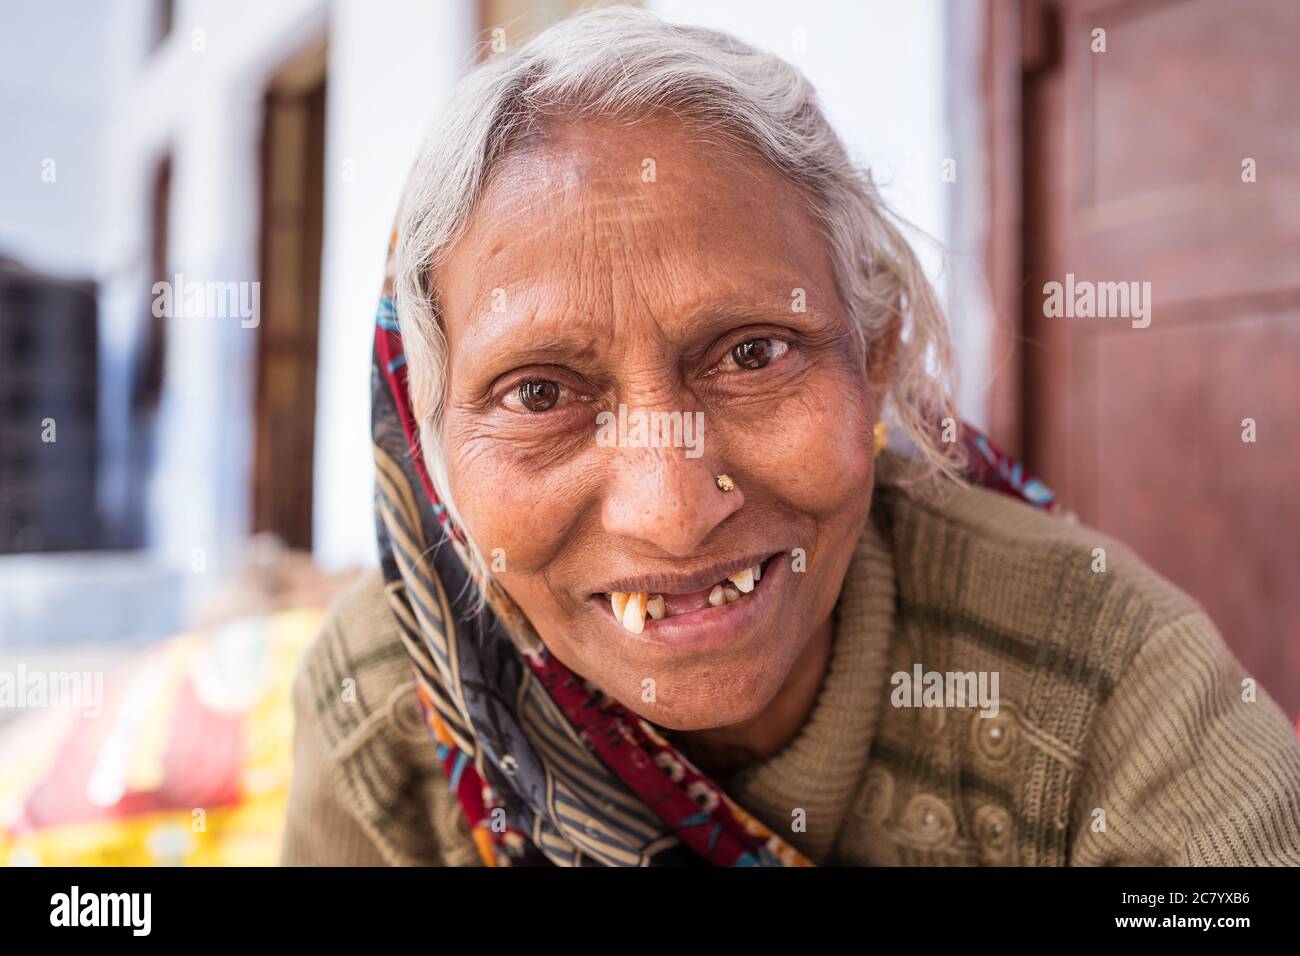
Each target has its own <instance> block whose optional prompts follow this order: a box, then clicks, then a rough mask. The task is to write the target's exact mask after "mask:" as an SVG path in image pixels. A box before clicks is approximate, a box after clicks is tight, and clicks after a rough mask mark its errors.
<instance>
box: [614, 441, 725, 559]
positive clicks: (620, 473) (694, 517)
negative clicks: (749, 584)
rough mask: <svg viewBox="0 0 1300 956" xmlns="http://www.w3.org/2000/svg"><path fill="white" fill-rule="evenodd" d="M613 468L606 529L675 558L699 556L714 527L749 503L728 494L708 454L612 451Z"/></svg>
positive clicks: (662, 450) (663, 450)
mask: <svg viewBox="0 0 1300 956" xmlns="http://www.w3.org/2000/svg"><path fill="white" fill-rule="evenodd" d="M608 452H609V454H610V455H611V456H613V461H614V465H613V468H612V474H611V476H610V482H609V485H608V488H609V491H608V492H607V494H606V496H605V500H604V503H603V507H602V509H601V518H602V522H603V524H604V528H605V530H606V531H607V532H608V533H609V534H612V535H617V536H619V537H622V538H625V539H628V540H632V541H637V542H640V543H642V544H644V545H648V546H649V547H650V548H651V549H653V550H655V551H658V552H662V553H663V554H666V555H669V556H672V557H685V556H689V555H698V554H699V553H700V546H701V545H702V544H703V542H704V541H706V540H707V539H708V537H709V535H710V534H711V533H712V532H713V529H714V528H716V527H717V526H718V525H720V524H722V522H723V521H725V520H726V519H727V518H728V517H730V516H731V515H732V514H734V513H735V512H737V511H739V510H740V508H741V507H742V506H743V505H744V503H745V495H744V492H743V491H741V489H740V487H739V485H738V484H737V487H735V488H734V489H733V490H731V491H727V492H724V491H722V490H721V489H720V488H719V487H718V485H717V474H716V472H715V471H714V469H713V468H712V466H711V465H710V464H709V463H708V462H709V459H708V457H707V456H701V457H699V458H688V457H687V456H686V454H685V452H684V449H681V448H610V449H608Z"/></svg>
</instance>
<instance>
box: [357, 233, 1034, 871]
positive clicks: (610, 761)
mask: <svg viewBox="0 0 1300 956" xmlns="http://www.w3.org/2000/svg"><path fill="white" fill-rule="evenodd" d="M395 242H396V236H394V241H393V244H390V248H389V253H388V274H387V277H386V279H385V285H384V292H383V295H382V296H381V298H380V300H379V310H378V316H377V319H376V323H375V348H374V364H373V368H372V380H371V395H372V401H373V409H372V434H373V442H374V454H375V469H376V482H375V507H376V512H377V515H376V523H377V530H378V535H379V552H380V558H381V562H382V565H383V573H384V579H385V590H386V593H387V597H388V601H389V604H390V606H391V608H392V611H393V614H394V615H395V616H396V618H397V622H398V624H399V626H400V630H401V634H402V639H403V642H404V644H405V645H406V648H407V650H408V652H409V653H410V656H411V660H412V663H413V666H414V671H415V679H416V683H417V686H418V692H419V699H420V702H421V705H422V707H423V710H424V715H425V721H426V723H427V725H428V727H429V730H430V733H431V735H432V737H433V741H434V744H435V745H436V746H437V748H438V757H439V759H440V761H441V763H442V765H443V768H444V770H445V772H446V775H447V781H448V783H449V784H450V786H451V788H452V790H453V791H454V792H455V794H456V796H457V798H458V800H459V802H460V805H461V807H462V808H463V810H464V812H465V815H466V818H467V819H468V821H469V825H470V829H471V832H472V833H473V836H474V841H475V843H476V844H477V846H478V850H479V854H480V856H481V857H482V859H483V862H484V863H485V864H487V865H489V866H512V865H545V864H547V863H551V864H555V865H559V866H596V865H606V866H665V865H711V866H811V865H813V864H812V862H811V861H810V860H808V859H807V858H806V857H805V856H804V855H803V854H802V853H800V852H799V851H798V850H797V849H795V848H794V847H793V846H791V845H790V844H789V843H788V842H786V841H785V840H784V839H782V838H781V836H779V835H778V834H776V833H774V832H773V831H772V830H771V829H770V828H769V827H767V826H766V825H765V824H763V823H762V822H760V821H759V820H757V819H755V818H754V817H753V816H751V815H750V814H749V813H747V812H745V810H744V809H743V808H741V807H740V806H739V805H738V804H736V803H735V801H733V800H732V799H731V798H730V797H728V796H727V794H726V793H724V792H723V791H722V789H721V788H720V787H718V786H717V784H715V783H714V782H713V781H711V780H710V779H709V778H708V777H707V776H705V775H704V774H703V773H701V772H700V770H699V769H697V768H696V767H695V766H694V765H692V763H691V762H690V760H688V759H687V758H686V757H685V756H684V755H683V754H682V753H681V752H680V751H678V750H677V749H676V748H675V747H673V746H672V744H670V743H669V742H668V741H667V740H665V739H664V737H663V736H661V735H660V734H659V733H658V732H657V731H656V729H655V728H654V727H653V726H652V725H651V724H650V723H649V722H648V721H646V720H644V719H643V718H641V717H639V716H638V715H637V714H635V713H633V712H632V711H630V710H628V709H627V708H625V707H623V706H622V705H621V704H619V703H618V702H617V701H615V700H613V699H612V698H610V697H608V696H607V695H605V694H604V693H603V692H602V691H601V690H600V689H599V688H597V687H596V686H595V685H593V684H592V683H590V682H589V681H586V680H584V679H583V678H582V677H580V676H578V675H577V674H574V673H573V672H572V671H570V670H569V669H568V668H567V667H565V666H564V665H563V664H562V663H560V661H559V660H557V659H556V658H555V657H554V656H553V655H552V654H551V653H550V652H549V651H548V650H547V649H546V647H545V645H544V644H543V643H542V642H541V640H540V639H539V637H538V636H537V634H536V632H535V631H534V630H533V628H532V626H531V625H530V624H529V622H528V620H527V618H526V617H525V616H524V615H523V614H522V613H521V612H520V610H519V608H518V607H517V606H516V605H515V604H514V603H513V602H512V601H511V600H510V598H509V597H508V596H507V595H506V594H505V593H504V592H503V591H502V590H501V589H500V588H499V587H497V586H496V585H495V584H494V583H493V582H487V583H486V584H485V597H486V605H485V606H482V607H480V606H479V605H478V602H476V601H475V600H474V598H475V595H476V594H477V591H476V588H477V582H475V581H473V580H472V578H471V574H470V571H469V568H470V567H471V565H470V562H469V559H468V555H467V552H466V550H465V539H464V536H463V534H462V533H461V532H460V530H459V529H458V528H456V527H455V526H454V524H453V523H452V522H451V521H450V520H449V516H448V514H447V510H446V508H445V507H444V506H443V505H442V503H441V502H439V500H438V497H437V495H436V493H435V492H434V489H433V486H432V484H431V483H430V481H429V476H428V474H427V472H426V471H425V467H424V461H423V459H422V457H421V455H420V452H419V429H418V427H417V425H416V422H415V417H414V415H413V414H412V409H411V403H410V398H409V396H408V393H407V385H406V382H407V369H406V356H405V353H404V352H403V349H402V335H401V325H400V322H399V317H398V315H397V311H396V307H395V304H394V299H393V260H394V245H395ZM961 440H962V441H963V442H964V443H966V444H967V446H968V448H969V450H970V452H972V454H969V455H968V457H969V458H970V459H971V461H972V464H973V466H974V472H973V475H972V477H973V479H974V480H976V481H978V482H980V483H983V484H987V485H990V486H992V487H996V488H999V489H1000V490H1003V491H1006V492H1008V493H1011V494H1016V495H1019V496H1022V497H1024V498H1026V500H1029V501H1031V502H1032V503H1034V504H1037V505H1039V506H1040V507H1044V508H1048V509H1051V508H1053V506H1054V502H1053V499H1052V495H1051V492H1050V491H1048V490H1047V489H1046V488H1045V487H1044V486H1043V485H1042V484H1041V483H1039V482H1037V481H1035V480H1033V479H1032V478H1031V477H1030V476H1028V475H1026V474H1025V473H1024V471H1023V469H1021V468H1020V466H1019V465H1016V464H1012V463H1010V462H1008V461H1006V460H1005V459H1004V458H1002V457H1001V456H1000V455H999V454H998V453H997V452H996V451H995V450H994V449H993V447H992V446H991V445H990V444H989V443H988V440H987V439H985V438H984V436H982V435H979V434H978V433H977V432H974V431H973V430H969V429H967V430H965V431H963V433H962V439H961Z"/></svg>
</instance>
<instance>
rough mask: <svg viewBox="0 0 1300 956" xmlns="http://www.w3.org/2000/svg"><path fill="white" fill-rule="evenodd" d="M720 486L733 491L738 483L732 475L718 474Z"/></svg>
mask: <svg viewBox="0 0 1300 956" xmlns="http://www.w3.org/2000/svg"><path fill="white" fill-rule="evenodd" d="M718 487H719V488H721V489H722V490H723V491H732V490H734V489H735V487H736V483H735V482H734V481H732V480H731V476H730V475H718Z"/></svg>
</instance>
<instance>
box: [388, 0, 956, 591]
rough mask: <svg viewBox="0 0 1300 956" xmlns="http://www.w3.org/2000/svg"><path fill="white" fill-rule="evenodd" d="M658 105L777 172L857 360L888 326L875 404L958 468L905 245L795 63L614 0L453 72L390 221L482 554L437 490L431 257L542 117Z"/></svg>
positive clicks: (918, 278) (420, 386)
mask: <svg viewBox="0 0 1300 956" xmlns="http://www.w3.org/2000/svg"><path fill="white" fill-rule="evenodd" d="M655 112H668V113H671V114H674V115H676V116H678V117H680V118H681V119H682V120H683V121H684V122H688V123H694V124H697V125H700V126H703V127H705V128H707V129H708V130H709V131H711V132H717V133H721V134H722V135H724V136H726V137H728V138H729V139H731V140H732V141H733V142H736V143H738V144H743V145H744V146H746V147H748V148H750V149H752V150H753V151H755V152H756V153H757V154H758V155H759V156H761V157H762V158H763V159H764V160H765V161H767V162H768V163H770V164H771V165H772V166H773V167H774V168H775V169H776V170H778V171H779V172H780V173H781V174H782V175H783V176H784V177H785V178H786V179H788V180H789V181H790V182H792V183H793V184H794V185H795V186H796V187H797V188H798V189H799V191H800V192H801V193H802V194H803V195H804V196H805V197H807V199H808V201H809V207H810V208H809V212H810V213H811V215H812V216H813V219H814V221H815V223H816V225H817V227H818V228H819V231H820V232H821V234H822V235H823V237H824V238H825V241H826V242H827V248H828V251H829V254H830V257H831V262H832V266H833V269H834V273H835V282H836V291H837V292H838V294H839V296H840V299H841V301H842V303H843V305H844V308H845V311H846V313H847V315H848V316H849V319H850V322H851V324H852V328H853V332H854V336H855V338H856V340H857V344H858V346H859V348H860V351H861V356H862V361H863V363H864V368H865V367H867V362H868V357H869V356H871V355H872V349H873V347H874V346H875V345H876V344H877V343H880V342H889V341H890V338H891V337H893V336H898V344H897V351H896V353H895V355H894V362H893V367H892V369H885V370H883V374H886V375H889V374H890V373H891V372H892V375H890V383H889V386H888V390H887V393H886V398H887V404H888V407H889V417H890V418H891V419H892V420H893V421H894V422H895V423H896V424H897V425H898V426H900V427H901V429H902V430H903V432H904V433H905V435H906V437H907V439H908V440H909V441H910V443H911V444H912V445H913V446H914V447H915V448H916V450H917V451H918V452H919V454H920V457H922V458H923V459H925V460H926V461H928V462H929V463H930V464H931V465H932V466H934V469H937V470H938V471H941V472H943V473H946V474H949V475H952V474H955V473H956V472H957V470H958V469H959V467H960V456H959V453H958V452H957V450H956V446H955V445H954V444H951V443H949V444H945V443H942V442H940V441H939V440H938V432H937V426H936V423H938V422H941V421H942V420H943V419H944V418H945V417H951V418H953V419H954V420H955V419H956V415H955V412H954V411H953V402H952V388H951V379H952V370H953V363H952V345H951V341H950V339H949V336H948V329H947V325H946V323H945V320H944V317H943V314H942V311H941V310H940V308H939V306H938V302H937V300H936V298H935V294H934V292H933V290H932V289H931V287H930V284H929V282H928V281H927V280H926V277H925V274H924V272H923V271H922V269H921V266H920V264H919V263H918V261H917V258H916V256H915V254H914V253H913V251H912V249H911V247H910V246H909V245H908V243H907V241H906V239H904V238H903V235H902V233H901V232H900V230H899V228H898V227H897V226H896V225H895V224H894V222H893V221H891V218H890V213H889V212H888V211H887V210H886V209H885V207H884V205H883V203H882V202H881V200H880V196H879V193H878V191H877V189H876V186H875V183H874V182H873V181H872V178H871V175H870V173H869V172H867V171H866V170H864V169H862V168H860V167H858V166H856V165H855V164H854V163H853V162H852V161H851V160H850V158H849V156H848V154H847V152H846V150H845V148H844V145H843V143H841V141H840V139H839V137H838V136H837V135H836V133H835V131H834V130H833V129H832V128H831V126H830V124H829V123H828V122H827V121H826V117H825V116H824V115H823V114H822V111H821V108H820V107H819V106H818V104H817V99H816V95H815V93H814V91H813V88H812V86H811V84H809V82H808V80H807V78H805V77H804V75H803V74H802V73H800V72H799V70H797V69H796V68H795V67H793V66H791V65H790V64H788V63H786V62H785V61H784V60H782V59H780V58H779V57H777V56H775V55H773V54H770V53H764V52H761V51H759V50H756V49H753V48H752V47H750V46H747V45H746V44H744V43H742V42H740V41H739V40H737V39H735V38H734V37H731V36H728V35H726V34H724V33H719V32H716V31H712V30H706V29H702V28H698V27H688V26H677V25H673V24H669V23H666V22H664V21H663V20H661V19H659V18H658V17H657V16H655V15H654V14H651V13H648V12H646V11H643V10H638V9H634V8H629V7H604V8H599V9H595V10H589V11H587V12H584V13H581V14H578V15H576V16H573V17H571V18H570V19H567V20H564V21H561V22H559V23H557V24H555V25H553V26H551V27H550V28H548V29H546V30H545V31H544V32H542V33H540V34H539V35H538V36H536V37H535V38H534V39H532V40H531V41H530V42H528V43H527V44H526V45H525V46H523V47H521V48H520V49H519V50H518V51H516V52H515V53H513V54H510V55H508V56H500V57H496V58H493V59H490V60H488V61H486V62H484V63H482V64H480V65H478V66H477V67H475V68H474V69H473V70H471V71H470V73H469V74H468V75H467V76H466V77H465V78H464V79H463V80H462V81H461V82H460V84H459V85H458V87H457V89H456V90H455V92H454V94H453V96H452V97H451V102H450V105H449V107H448V108H447V110H446V112H445V113H444V114H443V116H442V117H441V119H440V120H439V121H438V122H436V123H435V124H434V127H433V129H432V130H431V132H430V134H429V136H428V138H427V140H426V141H425V144H424V146H423V147H422V149H421V151H420V155H419V157H418V159H417V162H416V166H415V169H414V171H413V173H412V176H411V179H410V181H409V184H408V186H407V193H406V195H405V196H404V198H403V207H402V212H401V215H400V217H399V223H398V244H397V262H396V271H397V274H396V297H397V312H398V316H399V321H400V323H401V328H402V338H403V341H404V342H405V348H406V353H407V365H408V369H409V379H408V381H409V386H410V392H411V401H412V406H413V409H414V412H415V415H416V418H417V421H418V422H419V426H420V434H421V445H422V453H423V455H424V459H425V465H426V468H427V469H428V473H429V476H430V479H431V481H432V483H433V485H434V489H435V491H436V492H437V494H438V496H439V497H440V498H441V500H442V502H443V504H444V505H446V507H447V510H448V513H449V514H450V516H451V518H452V520H454V521H456V523H457V524H458V525H459V526H460V527H461V529H462V530H463V531H464V532H465V534H466V537H467V538H468V539H469V541H470V553H471V557H472V558H473V560H474V563H475V565H476V567H475V568H474V569H473V570H474V571H475V572H476V573H477V574H478V575H480V578H479V580H480V581H483V580H486V564H485V563H484V561H483V558H482V554H481V552H480V551H479V550H478V548H477V546H476V545H475V544H474V542H473V538H472V536H471V535H470V534H469V529H468V528H466V527H465V525H464V522H462V521H461V520H460V515H459V514H458V512H457V510H456V505H455V502H454V501H453V499H452V496H451V488H450V483H449V481H448V475H447V462H446V455H445V453H444V449H443V442H442V425H443V396H444V390H445V387H446V383H447V368H446V362H447V343H446V338H445V336H444V333H443V329H442V326H441V322H440V311H439V305H438V293H437V289H436V288H435V287H434V283H433V272H434V269H435V267H436V266H438V265H439V264H440V263H441V261H442V260H443V258H444V257H445V256H446V254H447V252H448V251H449V249H450V248H451V246H452V245H453V244H454V243H455V242H456V240H457V239H458V238H460V236H461V235H462V234H463V232H464V230H465V228H466V225H467V223H468V220H469V218H470V215H471V212H472V211H473V209H474V207H475V204H476V203H477V201H478V198H479V195H480V193H481V191H482V190H483V188H484V186H485V184H486V183H487V181H488V177H489V176H490V175H491V173H492V171H493V170H494V168H495V167H496V166H497V164H499V163H500V162H501V161H502V159H503V158H504V157H506V156H507V155H509V154H510V153H511V151H512V150H513V149H517V148H518V147H519V145H520V143H521V142H522V141H523V140H524V138H525V137H528V136H530V135H531V134H534V133H536V132H537V131H538V130H539V129H541V128H543V126H544V124H545V122H546V121H547V120H548V119H555V118H557V117H564V118H569V117H579V116H600V117H610V116H618V117H627V118H636V117H643V116H646V115H649V114H653V113H655Z"/></svg>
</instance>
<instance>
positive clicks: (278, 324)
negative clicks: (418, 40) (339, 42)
mask: <svg viewBox="0 0 1300 956" xmlns="http://www.w3.org/2000/svg"><path fill="white" fill-rule="evenodd" d="M327 54H328V50H327V47H326V45H325V44H324V42H323V41H322V42H320V43H318V44H315V45H313V46H311V47H310V48H309V49H308V50H307V51H306V52H305V53H303V54H302V55H301V56H299V57H297V58H295V59H294V60H292V61H291V62H290V63H289V64H288V65H287V66H285V67H284V68H283V69H282V70H281V71H280V73H279V74H278V75H277V76H276V77H275V78H274V79H273V80H272V82H271V85H270V88H269V89H268V91H267V94H266V99H265V111H266V112H265V124H264V128H263V134H262V235H261V281H262V287H261V321H260V323H259V325H258V327H257V334H258V350H257V394H256V405H255V421H254V429H255V434H256V438H255V441H256V446H255V453H254V463H253V496H252V498H253V521H252V526H253V530H254V531H266V532H271V533H273V534H275V535H278V536H279V537H280V538H281V539H282V540H283V541H284V542H285V543H286V544H287V545H289V546H290V547H292V548H299V549H302V550H310V549H311V543H312V470H313V467H314V460H313V454H314V448H315V440H316V360H317V340H318V338H319V328H320V281H321V246H322V242H323V237H324V202H325V198H324V197H325V179H324V177H325V101H326V98H325V67H326V62H327Z"/></svg>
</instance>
